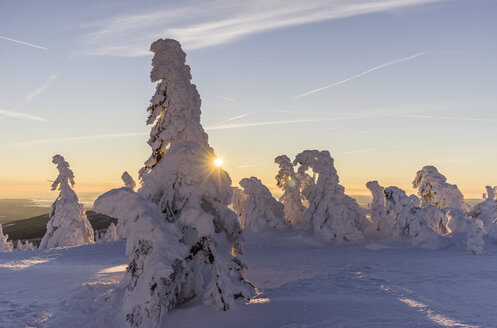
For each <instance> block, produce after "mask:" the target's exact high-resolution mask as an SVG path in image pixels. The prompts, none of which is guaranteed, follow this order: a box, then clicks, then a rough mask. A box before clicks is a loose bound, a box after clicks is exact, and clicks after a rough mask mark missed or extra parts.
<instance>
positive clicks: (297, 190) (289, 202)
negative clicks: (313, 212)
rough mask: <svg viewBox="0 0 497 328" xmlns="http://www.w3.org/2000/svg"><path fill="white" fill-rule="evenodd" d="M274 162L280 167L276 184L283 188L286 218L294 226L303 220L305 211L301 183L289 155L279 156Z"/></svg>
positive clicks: (282, 200) (281, 199)
mask: <svg viewBox="0 0 497 328" xmlns="http://www.w3.org/2000/svg"><path fill="white" fill-rule="evenodd" d="M274 162H275V163H276V164H278V165H279V167H280V170H279V171H278V174H277V175H276V177H275V178H276V185H277V186H278V187H279V188H281V190H283V195H282V196H281V197H280V202H281V203H282V204H283V205H284V206H285V218H286V220H287V221H288V222H289V223H290V225H292V226H294V225H296V224H298V223H300V222H302V220H303V219H304V213H305V207H304V205H303V204H302V193H301V183H300V180H299V179H298V178H297V175H296V174H295V171H294V169H293V163H292V162H291V161H290V158H288V156H286V155H281V156H278V157H276V158H275V159H274Z"/></svg>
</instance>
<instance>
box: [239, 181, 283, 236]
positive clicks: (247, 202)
mask: <svg viewBox="0 0 497 328" xmlns="http://www.w3.org/2000/svg"><path fill="white" fill-rule="evenodd" d="M240 186H241V187H242V188H243V193H244V194H245V195H246V197H244V200H243V202H242V201H237V202H236V203H233V208H234V210H235V212H236V213H239V216H238V219H239V220H240V225H241V226H242V228H244V229H251V230H254V231H258V230H261V229H264V228H276V229H283V228H289V225H288V223H287V222H286V221H285V219H284V216H285V212H284V207H283V204H281V203H280V202H278V201H277V200H276V199H274V197H273V195H271V192H270V191H269V189H268V188H267V187H266V186H265V185H263V184H262V182H261V180H259V179H257V178H256V177H250V178H245V179H242V180H241V181H240Z"/></svg>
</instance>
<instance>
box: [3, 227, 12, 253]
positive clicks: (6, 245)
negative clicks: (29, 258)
mask: <svg viewBox="0 0 497 328" xmlns="http://www.w3.org/2000/svg"><path fill="white" fill-rule="evenodd" d="M8 239H9V235H4V234H3V229H2V225H1V224H0V253H4V252H12V250H13V249H14V245H13V244H12V241H10V240H8Z"/></svg>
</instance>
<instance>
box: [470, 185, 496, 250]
mask: <svg viewBox="0 0 497 328" xmlns="http://www.w3.org/2000/svg"><path fill="white" fill-rule="evenodd" d="M486 189H487V195H486V199H485V200H484V201H483V202H480V203H478V204H476V205H475V207H474V208H473V210H472V211H470V212H469V216H470V217H471V218H473V219H479V220H481V221H482V222H483V225H484V228H485V234H486V235H488V236H489V237H490V238H491V239H492V240H494V241H497V202H496V201H495V194H494V189H493V188H492V187H490V186H486Z"/></svg>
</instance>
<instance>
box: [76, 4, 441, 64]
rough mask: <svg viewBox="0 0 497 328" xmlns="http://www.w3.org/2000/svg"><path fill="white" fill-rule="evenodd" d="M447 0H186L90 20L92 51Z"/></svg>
mask: <svg viewBox="0 0 497 328" xmlns="http://www.w3.org/2000/svg"><path fill="white" fill-rule="evenodd" d="M439 1H443V0H333V1H330V0H328V1H326V0H308V1H300V0H285V1H283V0H272V1H262V0H246V1H222V0H206V1H202V2H198V1H184V2H182V3H181V6H173V5H169V7H168V8H165V9H164V8H161V9H159V10H158V9H157V8H151V9H149V10H147V11H142V12H141V13H138V14H134V15H123V16H119V17H115V18H111V19H107V20H103V21H100V22H95V23H92V24H91V25H88V26H86V27H85V28H87V29H89V30H90V38H89V42H88V47H89V51H88V52H89V53H90V54H97V55H113V56H143V55H148V54H149V52H148V48H149V45H150V42H151V41H153V40H155V39H157V38H159V37H169V38H175V39H177V40H178V41H180V42H181V43H182V45H183V47H184V48H185V49H187V50H192V49H199V48H204V47H209V46H213V45H219V44H225V43H229V42H233V41H236V40H239V39H240V38H242V37H245V36H248V35H251V34H254V33H261V32H265V31H269V30H273V29H277V28H284V27H290V26H295V25H302V24H309V23H314V22H320V21H325V20H332V19H340V18H345V17H352V16H357V15H364V14H370V13H376V12H386V11H391V10H396V9H400V8H405V7H409V6H414V5H420V4H426V3H432V2H439Z"/></svg>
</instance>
